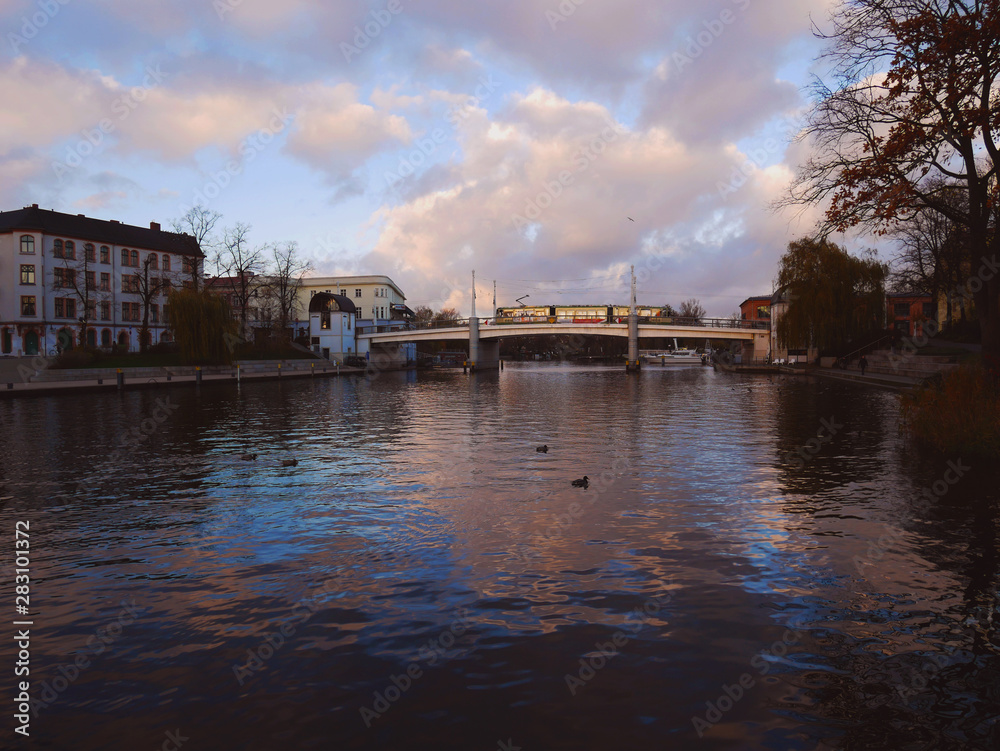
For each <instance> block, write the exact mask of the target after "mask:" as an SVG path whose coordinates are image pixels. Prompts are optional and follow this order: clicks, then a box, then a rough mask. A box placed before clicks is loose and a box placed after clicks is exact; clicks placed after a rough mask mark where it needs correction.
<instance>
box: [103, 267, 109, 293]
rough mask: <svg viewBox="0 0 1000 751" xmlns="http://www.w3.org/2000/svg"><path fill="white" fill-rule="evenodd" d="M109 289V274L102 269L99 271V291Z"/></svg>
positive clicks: (107, 290)
mask: <svg viewBox="0 0 1000 751" xmlns="http://www.w3.org/2000/svg"><path fill="white" fill-rule="evenodd" d="M110 291H111V274H109V273H107V272H105V271H102V272H101V292H110Z"/></svg>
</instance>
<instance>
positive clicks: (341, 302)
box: [309, 292, 358, 314]
mask: <svg viewBox="0 0 1000 751" xmlns="http://www.w3.org/2000/svg"><path fill="white" fill-rule="evenodd" d="M325 311H330V312H338V311H340V312H343V313H354V314H357V312H358V309H357V308H356V307H354V303H353V302H351V299H350V298H349V297H346V296H344V295H335V294H333V293H332V292H318V293H316V294H315V295H313V296H312V297H311V298H310V299H309V312H310V313H323V312H325Z"/></svg>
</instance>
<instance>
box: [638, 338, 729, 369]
mask: <svg viewBox="0 0 1000 751" xmlns="http://www.w3.org/2000/svg"><path fill="white" fill-rule="evenodd" d="M640 356H641V357H642V358H643V359H644V360H646V362H649V363H652V364H654V365H655V364H662V365H700V364H702V363H704V362H707V361H709V360H711V359H712V352H711V350H707V351H706V353H705V354H702V353H700V352H698V351H697V350H693V349H681V348H680V347H678V346H677V340H676V339H674V348H673V349H667V350H663V351H654V350H644V351H643V352H641V353H640Z"/></svg>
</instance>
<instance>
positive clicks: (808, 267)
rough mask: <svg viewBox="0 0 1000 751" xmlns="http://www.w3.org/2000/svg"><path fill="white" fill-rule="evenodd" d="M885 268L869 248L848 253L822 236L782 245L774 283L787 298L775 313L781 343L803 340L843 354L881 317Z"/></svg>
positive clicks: (878, 325) (876, 327)
mask: <svg viewBox="0 0 1000 751" xmlns="http://www.w3.org/2000/svg"><path fill="white" fill-rule="evenodd" d="M888 271H889V269H888V267H887V266H886V265H885V264H882V263H879V261H878V259H877V258H876V257H875V254H874V252H873V251H866V253H865V255H864V257H861V258H858V257H857V256H852V255H851V254H850V253H848V252H847V251H846V250H845V249H844V248H841V247H840V246H838V245H836V244H834V243H832V242H830V241H828V240H815V239H811V238H803V239H801V240H797V241H794V242H791V243H789V244H788V250H787V252H786V253H785V254H784V255H783V256H782V258H781V266H780V268H779V270H778V279H777V285H778V288H779V290H781V291H782V293H783V294H784V296H785V297H786V298H787V299H788V309H787V310H786V311H785V313H784V314H783V315H782V316H781V317H780V318H778V322H777V324H776V325H777V334H778V341H779V342H780V343H781V346H783V347H788V346H799V345H801V344H809V343H811V344H812V345H814V346H816V347H818V348H819V349H820V350H823V351H833V352H840V353H843V351H844V348H845V347H847V346H848V345H850V344H852V343H855V344H856V343H858V342H859V341H860V340H861V339H862V338H863V337H864V336H865V335H867V334H870V333H871V332H872V331H874V330H880V329H881V328H882V326H883V322H884V320H885V279H886V275H887V274H888Z"/></svg>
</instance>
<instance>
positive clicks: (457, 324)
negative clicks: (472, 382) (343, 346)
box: [358, 316, 770, 334]
mask: <svg viewBox="0 0 1000 751" xmlns="http://www.w3.org/2000/svg"><path fill="white" fill-rule="evenodd" d="M627 322H628V318H627V317H624V316H623V317H620V318H615V319H614V320H613V321H611V322H610V323H609V322H608V321H604V320H599V321H581V320H577V321H573V320H566V319H563V320H560V319H559V318H557V317H555V316H549V317H545V318H530V319H527V320H517V319H504V318H498V319H497V320H496V322H494V320H493V318H480V319H479V326H480V327H484V326H494V325H495V326H522V325H529V324H540V325H550V326H551V325H560V324H574V323H576V324H581V323H587V324H589V325H592V326H602V325H603V326H612V325H615V326H617V325H623V324H625V323H627ZM639 323H640V324H647V325H650V324H652V325H657V324H658V325H663V326H692V327H693V326H701V327H705V328H715V329H740V330H763V331H766V330H768V329H769V328H770V324H769V323H768V322H767V321H742V320H733V319H731V318H686V317H683V316H670V317H669V318H668V317H656V316H639ZM468 327H469V319H468V318H456V319H453V320H450V321H408V322H406V323H393V324H391V325H382V326H359V327H358V333H359V334H388V333H393V332H396V331H427V330H430V329H458V328H468Z"/></svg>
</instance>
